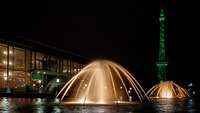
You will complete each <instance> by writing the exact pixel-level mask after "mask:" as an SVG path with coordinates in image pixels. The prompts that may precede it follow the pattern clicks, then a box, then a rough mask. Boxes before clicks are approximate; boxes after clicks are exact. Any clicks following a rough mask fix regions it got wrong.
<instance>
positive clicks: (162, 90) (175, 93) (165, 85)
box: [146, 81, 189, 98]
mask: <svg viewBox="0 0 200 113" xmlns="http://www.w3.org/2000/svg"><path fill="white" fill-rule="evenodd" d="M146 95H147V96H149V97H150V98H184V97H189V93H188V92H187V90H185V89H183V88H182V87H180V86H179V85H177V84H175V83H174V82H173V81H164V82H161V83H159V84H157V85H155V86H153V87H152V88H151V89H149V91H148V92H147V93H146Z"/></svg>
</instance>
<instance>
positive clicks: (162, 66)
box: [156, 8, 168, 82]
mask: <svg viewBox="0 0 200 113" xmlns="http://www.w3.org/2000/svg"><path fill="white" fill-rule="evenodd" d="M159 21H160V43H159V57H158V60H157V62H156V66H157V69H158V70H157V74H158V79H159V81H160V82H163V81H166V67H167V65H168V61H167V60H166V55H165V14H164V11H163V9H162V8H161V11H160V17H159Z"/></svg>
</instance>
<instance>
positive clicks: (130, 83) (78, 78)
mask: <svg viewBox="0 0 200 113" xmlns="http://www.w3.org/2000/svg"><path fill="white" fill-rule="evenodd" d="M56 97H59V98H60V100H61V101H63V102H64V103H70V104H113V103H117V104H119V103H131V102H132V101H140V102H143V101H144V100H148V97H147V96H145V92H144V90H143V88H142V87H141V86H140V84H139V83H138V81H137V80H136V79H135V78H134V77H133V75H131V74H130V73H129V72H128V71H127V70H126V69H125V68H123V67H122V66H120V65H118V64H116V63H114V62H111V61H108V60H96V61H94V62H92V63H90V64H88V65H87V66H86V67H85V68H83V69H82V70H81V71H80V72H79V73H78V74H76V75H75V76H74V77H72V78H71V79H70V80H69V81H68V82H67V83H66V84H65V85H64V86H63V88H62V89H61V90H60V92H59V93H58V95H57V96H56Z"/></svg>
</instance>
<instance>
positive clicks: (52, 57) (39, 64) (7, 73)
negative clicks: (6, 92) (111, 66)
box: [0, 40, 86, 89]
mask: <svg viewBox="0 0 200 113" xmlns="http://www.w3.org/2000/svg"><path fill="white" fill-rule="evenodd" d="M31 45H33V46H31ZM31 45H30V44H29V45H28V46H26V45H24V44H22V43H18V42H15V41H5V40H3V41H2V40H0V89H6V88H11V89H17V88H24V87H26V86H27V85H29V86H32V87H37V86H38V85H39V84H44V85H45V84H47V83H48V82H49V81H50V80H51V79H52V78H54V77H56V76H67V77H71V76H73V75H74V74H76V73H78V72H79V71H80V70H81V69H82V68H83V67H84V64H85V63H86V60H85V59H83V58H81V57H78V56H76V55H73V54H69V53H65V52H61V51H59V50H56V49H52V48H48V47H41V45H39V46H38V45H37V44H31ZM35 45H37V47H36V46H35Z"/></svg>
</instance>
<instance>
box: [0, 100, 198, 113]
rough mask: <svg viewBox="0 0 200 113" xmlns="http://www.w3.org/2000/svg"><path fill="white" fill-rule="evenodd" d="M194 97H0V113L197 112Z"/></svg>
mask: <svg viewBox="0 0 200 113" xmlns="http://www.w3.org/2000/svg"><path fill="white" fill-rule="evenodd" d="M197 104H198V103H197V101H195V99H157V100H153V101H152V102H151V103H142V104H141V103H135V104H132V105H65V104H61V103H59V102H58V100H55V99H52V100H49V99H42V98H34V99H28V98H5V97H0V113H198V112H200V108H199V107H198V106H197Z"/></svg>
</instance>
